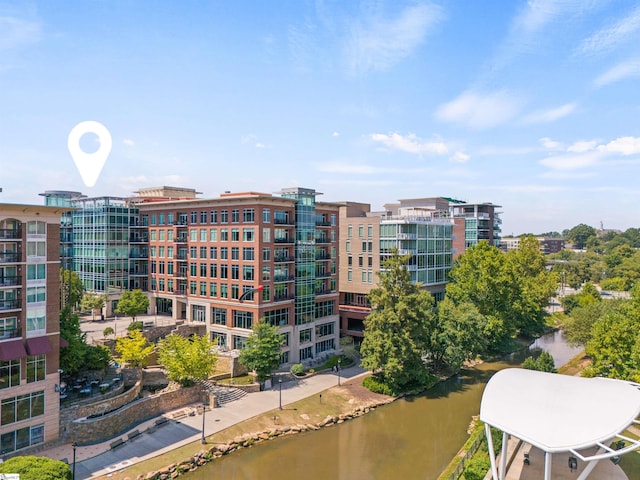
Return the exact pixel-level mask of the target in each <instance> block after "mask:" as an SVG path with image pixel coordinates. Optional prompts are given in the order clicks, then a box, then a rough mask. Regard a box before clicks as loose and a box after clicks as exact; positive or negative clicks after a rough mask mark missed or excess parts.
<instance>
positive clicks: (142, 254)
mask: <svg viewBox="0 0 640 480" xmlns="http://www.w3.org/2000/svg"><path fill="white" fill-rule="evenodd" d="M129 258H130V259H134V260H135V259H136V258H149V253H148V252H132V253H130V254H129Z"/></svg>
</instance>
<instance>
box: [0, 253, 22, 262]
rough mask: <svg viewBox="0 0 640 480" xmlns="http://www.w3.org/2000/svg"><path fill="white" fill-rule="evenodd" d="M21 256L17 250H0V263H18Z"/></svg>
mask: <svg viewBox="0 0 640 480" xmlns="http://www.w3.org/2000/svg"><path fill="white" fill-rule="evenodd" d="M21 258H22V254H21V253H19V252H11V251H4V252H0V263H18V262H20V260H21Z"/></svg>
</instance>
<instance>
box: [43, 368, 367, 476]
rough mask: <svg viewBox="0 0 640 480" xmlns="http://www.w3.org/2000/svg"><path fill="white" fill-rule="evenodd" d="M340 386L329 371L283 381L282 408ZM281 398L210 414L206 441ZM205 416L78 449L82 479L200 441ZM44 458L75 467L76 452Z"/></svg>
mask: <svg viewBox="0 0 640 480" xmlns="http://www.w3.org/2000/svg"><path fill="white" fill-rule="evenodd" d="M365 373H366V371H365V370H363V369H362V368H360V367H357V366H353V367H349V368H345V369H343V370H342V372H341V376H342V381H343V382H344V383H347V382H350V381H353V380H355V379H357V378H358V377H360V376H362V375H363V374H365ZM337 381H338V376H337V374H336V373H331V372H329V373H322V374H318V375H314V376H312V377H309V378H305V379H302V380H299V381H290V382H283V383H282V403H283V405H285V404H289V403H293V402H296V401H298V400H301V399H303V398H306V397H309V396H311V395H315V394H318V393H320V392H322V391H324V390H326V389H328V388H331V387H333V386H335V385H337ZM279 394H280V392H279V388H277V387H274V388H272V389H271V390H266V391H263V392H257V393H249V394H248V395H246V396H244V397H243V398H241V399H239V400H236V401H234V402H231V403H228V404H225V405H223V406H222V407H219V408H214V409H212V410H209V411H207V412H206V415H205V436H209V435H212V434H213V433H216V432H219V431H221V430H224V429H226V428H229V427H231V426H233V425H235V424H237V423H240V422H242V421H244V420H247V419H249V418H252V417H254V416H256V415H259V414H261V413H264V412H267V411H269V410H273V409H274V408H278V404H279ZM192 408H194V407H192ZM182 410H185V409H184V408H182V409H180V410H179V411H176V412H167V413H165V414H164V415H163V417H165V418H167V419H172V418H174V417H176V416H178V414H179V413H182V412H180V411H182ZM201 412H202V409H201V408H200V409H198V414H196V415H194V416H189V415H187V416H181V418H179V419H177V420H169V421H168V422H166V423H164V424H163V425H160V426H158V427H157V429H156V430H155V431H154V432H153V433H144V432H145V430H146V429H147V428H148V427H150V426H151V427H153V426H154V425H155V421H156V420H157V419H158V417H156V418H153V419H151V420H147V421H145V422H142V423H140V424H138V425H136V426H135V427H133V428H132V429H131V430H129V431H127V432H123V433H122V434H121V435H119V436H118V437H116V438H111V439H109V440H108V441H106V442H103V443H99V444H95V445H90V446H78V447H77V448H76V479H77V480H83V479H89V478H94V477H98V476H101V475H107V474H109V473H112V472H115V471H118V470H122V469H123V468H126V467H128V466H130V465H133V464H135V463H138V462H141V461H144V460H146V459H149V458H152V457H156V456H158V455H161V454H163V453H165V452H167V451H170V450H173V449H175V448H177V447H180V446H182V445H186V444H189V443H192V442H196V441H199V440H200V439H201V436H202V415H201ZM135 430H138V431H139V432H142V433H141V434H140V435H138V436H136V437H135V438H133V439H131V440H128V441H127V442H126V444H125V445H122V446H120V447H118V448H117V449H115V450H112V449H111V444H112V443H113V442H114V441H115V440H118V438H121V439H123V440H126V439H127V438H128V437H127V434H128V433H130V432H133V431H135ZM38 456H45V457H49V458H53V459H56V460H62V459H64V458H66V459H67V460H68V461H69V464H70V465H71V464H72V462H73V447H72V446H71V444H65V445H61V446H58V447H55V448H51V449H49V450H43V451H41V452H39V453H38Z"/></svg>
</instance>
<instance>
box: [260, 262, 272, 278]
mask: <svg viewBox="0 0 640 480" xmlns="http://www.w3.org/2000/svg"><path fill="white" fill-rule="evenodd" d="M269 280H271V267H270V266H268V265H264V266H263V267H262V281H263V282H268V281H269Z"/></svg>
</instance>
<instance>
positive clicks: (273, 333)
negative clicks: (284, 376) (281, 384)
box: [239, 320, 284, 382]
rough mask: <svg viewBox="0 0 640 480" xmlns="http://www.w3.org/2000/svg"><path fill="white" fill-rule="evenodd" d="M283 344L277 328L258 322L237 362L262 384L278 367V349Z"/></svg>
mask: <svg viewBox="0 0 640 480" xmlns="http://www.w3.org/2000/svg"><path fill="white" fill-rule="evenodd" d="M283 343H284V338H283V336H282V334H281V333H280V331H279V329H278V327H277V326H274V325H269V324H268V323H267V322H265V321H264V320H260V321H259V322H257V323H256V324H255V325H254V326H253V332H252V333H251V335H249V338H247V341H246V343H245V346H244V348H243V349H242V350H241V351H240V358H239V361H240V363H241V364H243V365H244V366H245V367H247V368H248V369H249V370H252V371H255V372H256V375H257V376H258V381H260V382H263V381H264V380H266V379H267V378H269V376H270V375H271V373H272V372H273V371H274V370H275V369H276V368H278V366H279V365H280V356H281V351H280V347H281V346H282V345H283Z"/></svg>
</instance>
